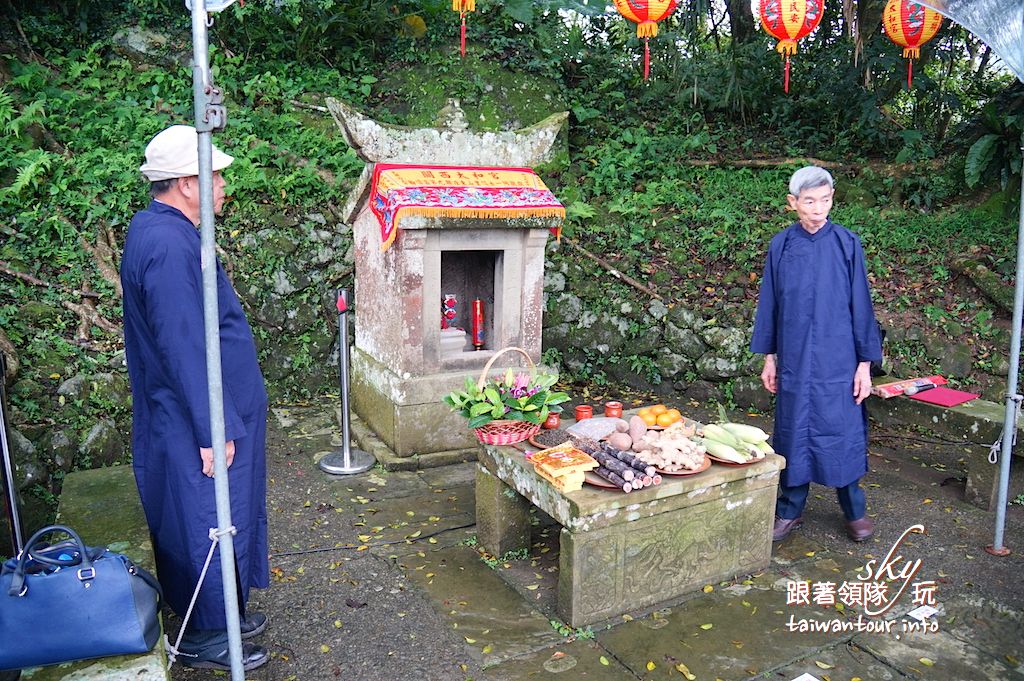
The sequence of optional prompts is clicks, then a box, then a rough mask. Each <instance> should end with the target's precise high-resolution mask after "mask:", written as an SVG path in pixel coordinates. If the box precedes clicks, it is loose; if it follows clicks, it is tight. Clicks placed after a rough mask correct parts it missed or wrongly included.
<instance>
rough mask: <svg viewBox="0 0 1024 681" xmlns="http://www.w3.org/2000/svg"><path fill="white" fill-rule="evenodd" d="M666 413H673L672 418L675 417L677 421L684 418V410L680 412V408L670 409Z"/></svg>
mask: <svg viewBox="0 0 1024 681" xmlns="http://www.w3.org/2000/svg"><path fill="white" fill-rule="evenodd" d="M665 413H666V414H671V415H672V418H674V419H675V420H676V421H678V420H679V419H681V418H683V414H682V412H680V411H679V410H678V409H669V410H668V411H666V412H665Z"/></svg>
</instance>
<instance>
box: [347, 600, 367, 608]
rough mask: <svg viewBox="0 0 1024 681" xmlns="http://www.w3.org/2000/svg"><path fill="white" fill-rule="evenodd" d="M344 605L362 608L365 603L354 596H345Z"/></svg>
mask: <svg viewBox="0 0 1024 681" xmlns="http://www.w3.org/2000/svg"><path fill="white" fill-rule="evenodd" d="M345 605H347V606H348V607H350V608H362V607H364V606H365V605H366V601H357V600H355V599H354V598H346V599H345Z"/></svg>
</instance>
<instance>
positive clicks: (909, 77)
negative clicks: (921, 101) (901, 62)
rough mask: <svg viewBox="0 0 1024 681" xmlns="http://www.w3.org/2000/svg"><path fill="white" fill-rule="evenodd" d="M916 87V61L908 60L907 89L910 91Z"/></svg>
mask: <svg viewBox="0 0 1024 681" xmlns="http://www.w3.org/2000/svg"><path fill="white" fill-rule="evenodd" d="M913 87H914V60H913V59H908V60H907V89H908V90H910V89H912V88H913Z"/></svg>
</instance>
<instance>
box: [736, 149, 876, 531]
mask: <svg viewBox="0 0 1024 681" xmlns="http://www.w3.org/2000/svg"><path fill="white" fill-rule="evenodd" d="M834 191H835V190H834V183H833V180H832V176H831V175H830V174H829V173H828V171H826V170H825V169H823V168H818V167H816V166H808V167H806V168H801V169H800V170H798V171H796V172H795V173H794V174H793V177H792V178H791V179H790V182H789V195H788V196H787V201H788V203H789V207H790V208H791V209H792V210H794V211H796V214H797V218H798V222H796V223H795V224H793V225H791V226H790V227H789V228H787V229H785V230H783V231H782V232H779V233H778V234H776V235H775V236H774V237H773V238H772V241H771V244H770V245H769V247H768V258H767V260H766V262H765V267H764V276H763V277H762V279H761V293H760V297H759V299H758V303H757V316H756V318H755V321H754V334H753V339H752V340H751V343H750V350H751V351H752V352H755V353H758V354H763V355H764V356H765V359H764V370H763V371H762V372H761V381H762V382H763V383H764V387H765V388H766V389H767V390H768V391H769V392H771V393H773V394H775V395H776V397H777V399H776V403H775V432H774V433H773V436H772V444H773V446H774V447H775V449H776V451H778V452H779V454H781V455H782V456H784V457H785V458H786V468H785V470H783V471H782V476H781V479H780V481H779V498H778V501H777V503H776V507H775V524H774V527H773V531H772V540H773V541H781V540H783V539H785V538H786V537H787V536H789V534H790V532H792V531H793V530H795V529H797V528H798V527H800V526H801V524H802V523H803V517H802V516H803V510H804V505H805V504H806V502H807V494H808V491H809V489H810V483H812V482H815V483H818V484H820V485H827V486H829V487H834V488H836V495H837V496H838V498H839V506H840V508H841V509H842V511H843V515H844V516H845V518H846V533H847V535H848V536H849V537H850V539H852V540H853V541H864V540H865V539H867V538H868V537H870V536H871V535H872V534H873V533H874V523H873V522H872V520H871V518H869V517H868V516H867V503H866V500H865V498H864V490H863V489H862V488H861V486H860V479H861V478H862V477H864V474H865V473H867V471H868V457H867V445H868V437H867V436H868V424H867V414H866V413H865V410H864V406H863V405H862V404H861V403H862V402H863V401H864V399H865V398H866V397H867V396H868V395H869V394H870V393H871V362H872V361H881V358H882V345H881V340H880V338H879V333H878V325H877V323H876V322H875V315H874V311H873V310H872V306H871V291H870V290H869V287H868V278H867V270H866V267H865V263H864V252H863V250H862V248H861V244H860V239H859V238H858V237H857V235H856V234H854V233H853V232H851V231H850V230H848V229H846V228H845V227H843V226H842V225H837V224H835V223H834V222H832V221H830V220H829V219H828V218H829V212H830V211H831V209H832V195H833V193H834Z"/></svg>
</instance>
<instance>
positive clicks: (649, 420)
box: [637, 412, 658, 426]
mask: <svg viewBox="0 0 1024 681" xmlns="http://www.w3.org/2000/svg"><path fill="white" fill-rule="evenodd" d="M637 416H640V418H642V419H643V420H644V423H646V424H647V425H649V426H656V425H658V417H657V416H655V415H654V414H652V413H651V412H647V413H646V414H643V415H641V414H639V413H638V414H637Z"/></svg>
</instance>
